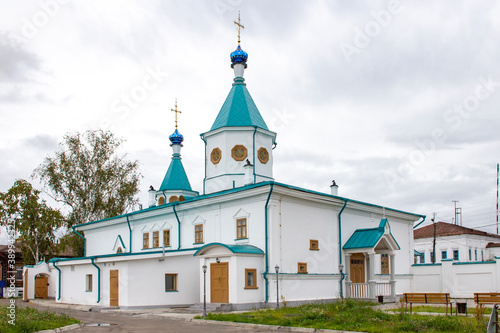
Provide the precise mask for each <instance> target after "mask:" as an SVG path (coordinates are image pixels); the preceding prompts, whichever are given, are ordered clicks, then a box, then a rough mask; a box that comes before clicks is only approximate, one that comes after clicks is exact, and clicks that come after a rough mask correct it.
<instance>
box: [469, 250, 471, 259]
mask: <svg viewBox="0 0 500 333" xmlns="http://www.w3.org/2000/svg"><path fill="white" fill-rule="evenodd" d="M469 261H472V249H469Z"/></svg>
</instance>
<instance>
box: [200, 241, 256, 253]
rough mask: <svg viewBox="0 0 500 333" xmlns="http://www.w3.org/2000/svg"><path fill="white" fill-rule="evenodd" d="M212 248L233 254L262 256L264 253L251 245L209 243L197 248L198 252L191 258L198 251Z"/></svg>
mask: <svg viewBox="0 0 500 333" xmlns="http://www.w3.org/2000/svg"><path fill="white" fill-rule="evenodd" d="M212 246H222V247H225V248H226V249H228V250H229V251H231V252H233V253H247V254H264V251H262V250H261V249H259V248H258V247H256V246H253V245H247V244H244V245H240V244H222V243H210V244H207V245H204V246H202V247H201V248H199V249H198V251H196V252H195V253H194V254H193V256H196V255H197V254H198V253H199V252H200V251H203V250H204V249H206V248H207V247H212Z"/></svg>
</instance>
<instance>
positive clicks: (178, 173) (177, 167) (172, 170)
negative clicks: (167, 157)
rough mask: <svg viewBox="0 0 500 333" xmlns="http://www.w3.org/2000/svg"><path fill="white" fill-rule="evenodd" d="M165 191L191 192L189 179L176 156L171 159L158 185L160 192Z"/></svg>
mask: <svg viewBox="0 0 500 333" xmlns="http://www.w3.org/2000/svg"><path fill="white" fill-rule="evenodd" d="M166 190H187V191H191V185H190V184H189V179H188V177H187V175H186V171H185V170H184V166H183V165H182V161H181V158H180V157H178V156H174V157H172V161H171V162H170V166H169V167H168V170H167V173H166V174H165V177H164V178H163V182H162V183H161V185H160V191H166Z"/></svg>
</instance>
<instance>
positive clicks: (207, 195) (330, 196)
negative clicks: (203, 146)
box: [74, 172, 425, 228]
mask: <svg viewBox="0 0 500 333" xmlns="http://www.w3.org/2000/svg"><path fill="white" fill-rule="evenodd" d="M167 173H168V172H167ZM271 184H273V185H275V186H281V187H284V188H289V189H293V190H297V191H302V192H304V193H311V194H316V195H321V196H324V197H329V198H337V199H340V200H345V201H347V202H353V203H358V204H361V205H366V206H370V207H377V208H381V209H382V208H384V209H386V210H390V211H393V212H399V213H403V214H409V215H413V216H418V217H422V218H425V215H420V214H414V213H410V212H405V211H402V210H398V209H394V208H389V207H382V206H380V205H375V204H371V203H367V202H364V201H359V200H353V199H349V198H345V197H341V196H338V195H331V194H327V193H322V192H317V191H313V190H308V189H305V188H301V187H297V186H293V185H287V184H283V183H279V182H275V181H265V182H261V183H256V184H249V185H244V186H241V187H237V188H232V189H229V190H224V191H220V192H214V193H210V194H203V195H199V196H196V197H191V198H188V197H186V201H182V202H179V201H176V202H170V203H166V204H164V205H160V206H153V207H149V208H143V209H141V210H136V211H133V212H130V213H126V214H122V215H117V216H113V217H108V218H105V219H102V220H97V221H91V222H86V223H82V224H78V225H75V226H74V227H75V228H77V227H82V226H87V225H90V224H96V223H101V222H105V221H109V220H114V219H118V218H122V217H125V216H132V215H140V214H142V213H144V212H148V211H152V210H161V209H167V208H168V207H172V206H177V205H182V204H186V203H189V202H194V201H200V200H204V199H208V198H213V197H218V196H223V195H228V194H232V193H238V192H243V191H246V190H249V189H253V188H258V187H263V186H269V185H271Z"/></svg>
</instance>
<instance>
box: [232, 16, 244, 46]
mask: <svg viewBox="0 0 500 333" xmlns="http://www.w3.org/2000/svg"><path fill="white" fill-rule="evenodd" d="M234 24H236V25H237V26H238V45H240V33H241V28H243V29H245V26H244V25H243V24H241V20H240V12H239V11H238V22H236V21H234Z"/></svg>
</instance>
